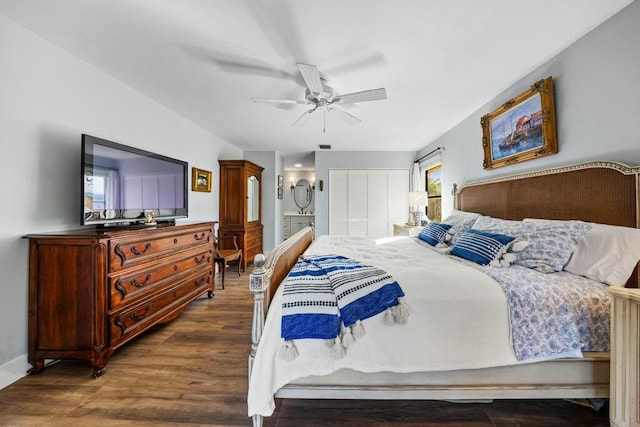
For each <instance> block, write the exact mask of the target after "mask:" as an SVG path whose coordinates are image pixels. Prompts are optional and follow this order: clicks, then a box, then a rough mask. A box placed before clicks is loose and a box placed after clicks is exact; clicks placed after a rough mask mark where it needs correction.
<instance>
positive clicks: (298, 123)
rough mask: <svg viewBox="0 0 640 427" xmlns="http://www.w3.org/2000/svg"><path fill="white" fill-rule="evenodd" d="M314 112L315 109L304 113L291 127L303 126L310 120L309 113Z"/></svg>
mask: <svg viewBox="0 0 640 427" xmlns="http://www.w3.org/2000/svg"><path fill="white" fill-rule="evenodd" d="M314 111H316V109H315V108H312V109H311V110H307V111H305V112H304V113H302V115H301V116H300V117H298V119H297V120H296V121H295V122H293V123H291V126H298V127H300V126H304V124H305V123H307V122H308V121H309V119H310V118H311V113H313V112H314Z"/></svg>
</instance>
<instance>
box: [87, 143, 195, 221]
mask: <svg viewBox="0 0 640 427" xmlns="http://www.w3.org/2000/svg"><path fill="white" fill-rule="evenodd" d="M187 173H188V166H187V163H186V162H183V161H181V160H177V159H172V158H170V157H166V156H162V155H160V154H155V153H151V152H149V151H144V150H140V149H137V148H133V147H129V146H126V145H122V144H118V143H115V142H111V141H107V140H104V139H101V138H96V137H95V136H91V135H82V224H83V225H93V224H95V225H104V224H110V223H114V224H117V223H140V222H144V221H145V219H146V217H147V215H149V213H151V212H153V214H154V215H155V218H156V220H157V221H158V222H165V221H168V222H172V221H174V220H175V219H176V218H185V217H187V215H188V192H187V182H188V175H187Z"/></svg>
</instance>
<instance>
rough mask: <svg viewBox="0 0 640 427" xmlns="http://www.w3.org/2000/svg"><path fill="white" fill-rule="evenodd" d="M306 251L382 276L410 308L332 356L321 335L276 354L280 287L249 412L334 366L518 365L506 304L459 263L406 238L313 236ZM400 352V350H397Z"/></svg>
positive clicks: (370, 323)
mask: <svg viewBox="0 0 640 427" xmlns="http://www.w3.org/2000/svg"><path fill="white" fill-rule="evenodd" d="M307 253H308V254H339V255H345V256H348V257H351V258H354V259H357V260H359V261H361V262H363V263H365V264H370V265H374V266H376V267H380V268H382V269H384V270H386V271H387V272H388V273H390V274H391V275H392V276H393V277H394V278H395V279H396V281H397V282H398V283H399V284H400V286H401V287H402V289H403V290H404V292H405V294H406V301H407V302H408V303H409V305H410V306H411V307H412V313H411V316H410V318H409V322H408V324H406V325H403V326H398V325H395V326H387V325H384V324H383V320H382V319H383V316H382V315H378V316H376V317H373V318H370V319H367V320H366V321H364V322H363V324H364V326H365V329H366V335H365V336H364V337H363V338H361V339H360V340H358V341H357V342H356V343H355V345H353V346H352V347H350V348H349V349H348V351H347V355H346V357H344V358H343V359H338V360H336V359H333V358H332V357H330V356H329V349H328V347H327V346H326V344H325V343H324V342H323V341H322V340H297V341H296V342H295V345H296V347H297V349H298V352H299V356H298V357H297V359H295V360H293V361H291V362H287V361H285V360H282V359H279V358H278V357H277V354H278V351H279V349H280V346H281V344H282V339H281V338H280V316H281V312H282V307H281V305H282V288H283V287H282V286H281V287H280V288H279V290H278V292H276V294H275V296H274V298H273V300H272V302H271V306H270V308H269V314H268V317H267V320H266V323H265V328H264V332H263V335H262V338H261V340H260V344H259V346H258V351H257V354H256V359H255V362H254V365H253V370H252V375H251V379H250V382H249V395H248V412H249V416H252V415H254V414H260V415H264V416H269V415H271V413H272V412H273V410H274V408H275V402H274V398H273V395H274V393H275V392H276V391H277V390H278V389H279V388H280V387H282V386H283V385H285V384H287V383H289V382H291V381H293V380H295V379H298V378H302V377H306V376H309V375H325V374H330V373H332V372H335V371H337V370H339V369H342V368H351V369H354V370H358V371H362V372H379V371H392V372H417V371H438V370H453V369H473V368H486V367H492V366H502V365H509V364H516V363H518V362H517V360H516V357H515V355H514V352H513V348H512V345H511V341H510V336H511V335H510V330H509V320H508V319H509V317H508V307H507V300H506V297H505V294H504V293H503V291H502V288H501V287H500V285H499V284H498V283H497V282H496V281H495V280H493V279H492V278H490V277H489V276H487V275H485V274H483V273H482V272H480V271H478V270H476V269H474V268H471V267H469V266H467V265H464V263H462V262H459V261H456V260H454V259H451V258H449V257H446V256H444V255H441V254H439V253H438V252H436V251H435V250H433V249H430V248H427V247H424V246H423V245H420V244H419V243H417V242H416V241H414V240H413V239H412V238H408V237H392V238H386V239H378V240H372V239H366V238H353V237H342V238H341V237H329V236H321V237H319V238H318V239H317V240H316V241H315V242H314V244H313V245H312V246H311V247H310V248H309V249H308V250H307ZM399 349H401V350H399Z"/></svg>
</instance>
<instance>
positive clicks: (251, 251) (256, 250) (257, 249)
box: [245, 245, 262, 261]
mask: <svg viewBox="0 0 640 427" xmlns="http://www.w3.org/2000/svg"><path fill="white" fill-rule="evenodd" d="M261 252H262V245H256V246H252V247H250V248H247V249H246V253H247V254H246V255H245V256H246V258H247V261H251V260H253V257H254V256H256V254H259V253H261Z"/></svg>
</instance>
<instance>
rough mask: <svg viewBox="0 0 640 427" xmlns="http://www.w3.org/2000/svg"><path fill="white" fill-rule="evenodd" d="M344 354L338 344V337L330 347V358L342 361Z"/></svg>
mask: <svg viewBox="0 0 640 427" xmlns="http://www.w3.org/2000/svg"><path fill="white" fill-rule="evenodd" d="M346 354H347V352H346V351H345V349H344V347H343V346H342V343H341V342H340V337H339V336H338V337H336V339H335V340H334V343H333V346H332V347H331V357H333V358H334V359H342V358H343V357H344V356H345V355H346Z"/></svg>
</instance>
